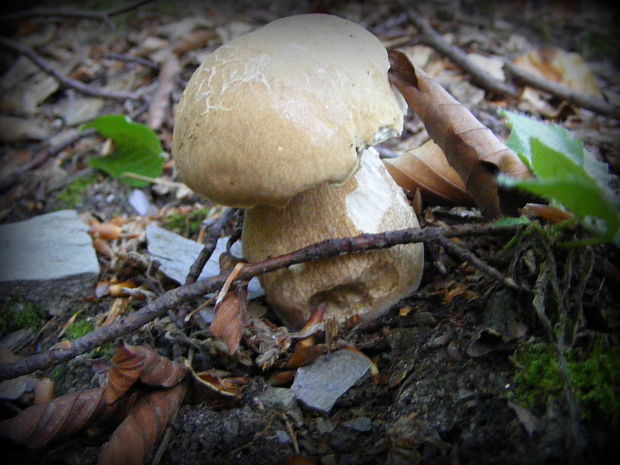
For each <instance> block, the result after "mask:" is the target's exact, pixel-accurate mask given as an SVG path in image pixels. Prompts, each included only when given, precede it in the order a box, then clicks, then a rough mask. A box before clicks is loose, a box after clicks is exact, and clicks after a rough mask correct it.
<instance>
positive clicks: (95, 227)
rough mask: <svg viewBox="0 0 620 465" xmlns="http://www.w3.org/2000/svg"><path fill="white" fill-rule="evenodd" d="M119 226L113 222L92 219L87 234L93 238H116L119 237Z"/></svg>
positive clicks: (120, 231)
mask: <svg viewBox="0 0 620 465" xmlns="http://www.w3.org/2000/svg"><path fill="white" fill-rule="evenodd" d="M121 233H122V230H121V227H120V226H118V225H116V224H113V223H100V222H99V221H96V220H93V221H92V222H91V224H90V228H88V234H90V235H91V236H92V237H94V238H100V239H104V240H107V241H109V240H116V239H120V237H121Z"/></svg>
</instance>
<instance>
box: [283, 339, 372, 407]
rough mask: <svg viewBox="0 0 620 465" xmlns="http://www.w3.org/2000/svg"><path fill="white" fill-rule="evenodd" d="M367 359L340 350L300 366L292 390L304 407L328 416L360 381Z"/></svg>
mask: <svg viewBox="0 0 620 465" xmlns="http://www.w3.org/2000/svg"><path fill="white" fill-rule="evenodd" d="M369 370H370V360H369V359H368V358H366V357H364V356H362V355H359V354H356V353H353V352H351V351H350V350H339V351H337V352H331V353H328V354H325V355H323V356H321V357H319V358H317V359H316V360H315V361H314V362H313V363H311V364H310V365H306V366H303V367H300V368H299V369H298V370H297V374H296V375H295V381H294V382H293V385H292V386H291V390H292V391H293V393H294V394H295V397H296V398H297V400H299V401H300V402H302V403H303V404H304V405H305V406H306V407H308V408H310V409H313V410H318V411H320V412H323V413H328V412H329V411H330V410H331V409H332V407H333V406H334V404H335V403H336V401H337V400H338V399H339V398H340V397H341V396H342V395H343V394H344V393H345V392H347V391H348V390H349V389H350V388H351V387H353V386H354V385H355V384H357V383H358V382H360V381H361V380H363V379H364V378H365V377H366V376H367V374H368V371H369Z"/></svg>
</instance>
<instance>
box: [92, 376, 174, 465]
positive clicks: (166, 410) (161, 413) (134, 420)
mask: <svg viewBox="0 0 620 465" xmlns="http://www.w3.org/2000/svg"><path fill="white" fill-rule="evenodd" d="M184 396H185V385H184V384H183V383H178V384H177V385H176V386H174V387H173V388H171V389H166V390H160V391H155V392H153V393H151V394H148V395H147V396H145V397H143V398H142V399H140V401H139V402H138V403H137V404H136V405H135V406H134V408H133V409H132V410H131V411H130V412H129V414H128V415H127V417H126V418H125V419H124V420H123V422H122V423H121V424H120V425H119V426H118V428H116V430H115V431H114V433H113V434H112V436H111V437H110V440H109V441H108V442H107V443H106V444H104V446H103V447H102V448H101V452H100V453H99V459H98V461H97V464H98V465H142V464H143V463H144V462H145V459H146V458H147V456H148V455H149V454H150V453H151V451H152V450H153V447H154V446H155V444H156V443H157V441H158V440H159V438H160V437H161V435H162V434H163V432H164V431H165V429H166V426H167V425H168V423H169V422H170V421H171V420H172V419H173V418H174V416H175V415H176V413H177V411H178V410H179V407H180V405H181V402H182V400H183V397H184Z"/></svg>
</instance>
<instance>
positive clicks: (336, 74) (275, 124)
mask: <svg viewBox="0 0 620 465" xmlns="http://www.w3.org/2000/svg"><path fill="white" fill-rule="evenodd" d="M388 68H389V62H388V59H387V53H386V51H385V48H384V47H383V45H382V44H381V42H380V41H379V40H378V39H377V38H376V37H375V36H374V35H372V34H371V33H370V32H368V31H366V30H365V29H364V28H362V27H361V26H359V25H358V24H355V23H353V22H351V21H348V20H345V19H342V18H338V17H336V16H331V15H299V16H292V17H288V18H283V19H279V20H276V21H273V22H272V23H269V24H268V25H266V26H264V27H262V28H260V29H258V30H256V31H253V32H251V33H249V34H247V35H244V36H241V37H238V38H236V39H234V40H232V41H231V42H229V43H227V44H225V45H223V46H222V47H220V48H219V49H217V50H216V51H215V52H213V53H212V54H211V55H209V57H208V58H207V59H206V60H205V62H204V63H203V64H202V65H201V66H200V67H199V68H198V69H197V70H196V72H195V73H194V75H193V76H192V78H191V79H190V81H189V83H188V85H187V88H186V89H185V92H184V93H183V98H182V100H181V102H180V104H179V107H178V110H177V113H176V121H175V127H174V136H173V156H174V158H175V161H176V164H177V167H178V169H179V170H180V173H181V176H182V178H183V180H184V182H185V183H186V184H187V185H188V186H189V187H190V188H191V189H193V190H194V191H196V192H198V193H200V194H202V195H204V196H206V197H208V198H210V199H211V200H213V201H215V202H218V203H221V204H225V205H231V206H239V207H251V206H255V205H272V206H278V205H285V204H286V203H287V202H288V201H289V199H290V198H291V197H293V196H294V195H295V194H297V193H299V192H302V191H304V190H306V189H308V188H310V187H312V186H315V185H317V184H320V183H322V182H325V181H330V182H337V183H340V182H343V181H345V180H346V179H348V178H349V177H350V176H351V174H352V173H353V172H355V170H356V169H357V167H358V164H359V161H358V153H359V152H361V151H362V149H364V148H365V147H367V146H369V145H373V144H376V143H378V142H380V141H381V140H384V139H386V138H387V137H391V136H394V135H397V134H399V133H400V131H401V130H402V125H403V107H402V103H401V100H400V99H399V98H398V97H397V96H396V95H395V94H394V92H393V91H392V89H391V87H390V84H389V82H388V78H387V70H388Z"/></svg>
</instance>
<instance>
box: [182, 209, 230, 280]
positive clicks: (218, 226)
mask: <svg viewBox="0 0 620 465" xmlns="http://www.w3.org/2000/svg"><path fill="white" fill-rule="evenodd" d="M236 212H237V210H236V209H235V208H226V209H225V210H224V211H222V213H221V214H220V217H219V218H218V220H217V222H216V223H215V224H214V225H213V226H211V229H210V230H209V236H208V237H207V240H206V241H205V243H204V246H203V248H202V250H201V251H200V254H198V257H196V260H194V263H192V266H191V267H190V269H189V273H188V274H187V278H185V284H186V285H187V284H192V283H195V282H196V280H197V279H198V277H199V276H200V273H202V269H203V268H204V267H205V265H206V263H207V261H208V260H209V258H210V257H211V255H212V254H213V251H214V250H215V246H216V245H217V240H218V239H219V237H220V234H221V233H222V229H224V227H225V226H226V224H227V223H228V222H229V221H230V219H231V218H232V217H233V215H234V214H235V213H236Z"/></svg>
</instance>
